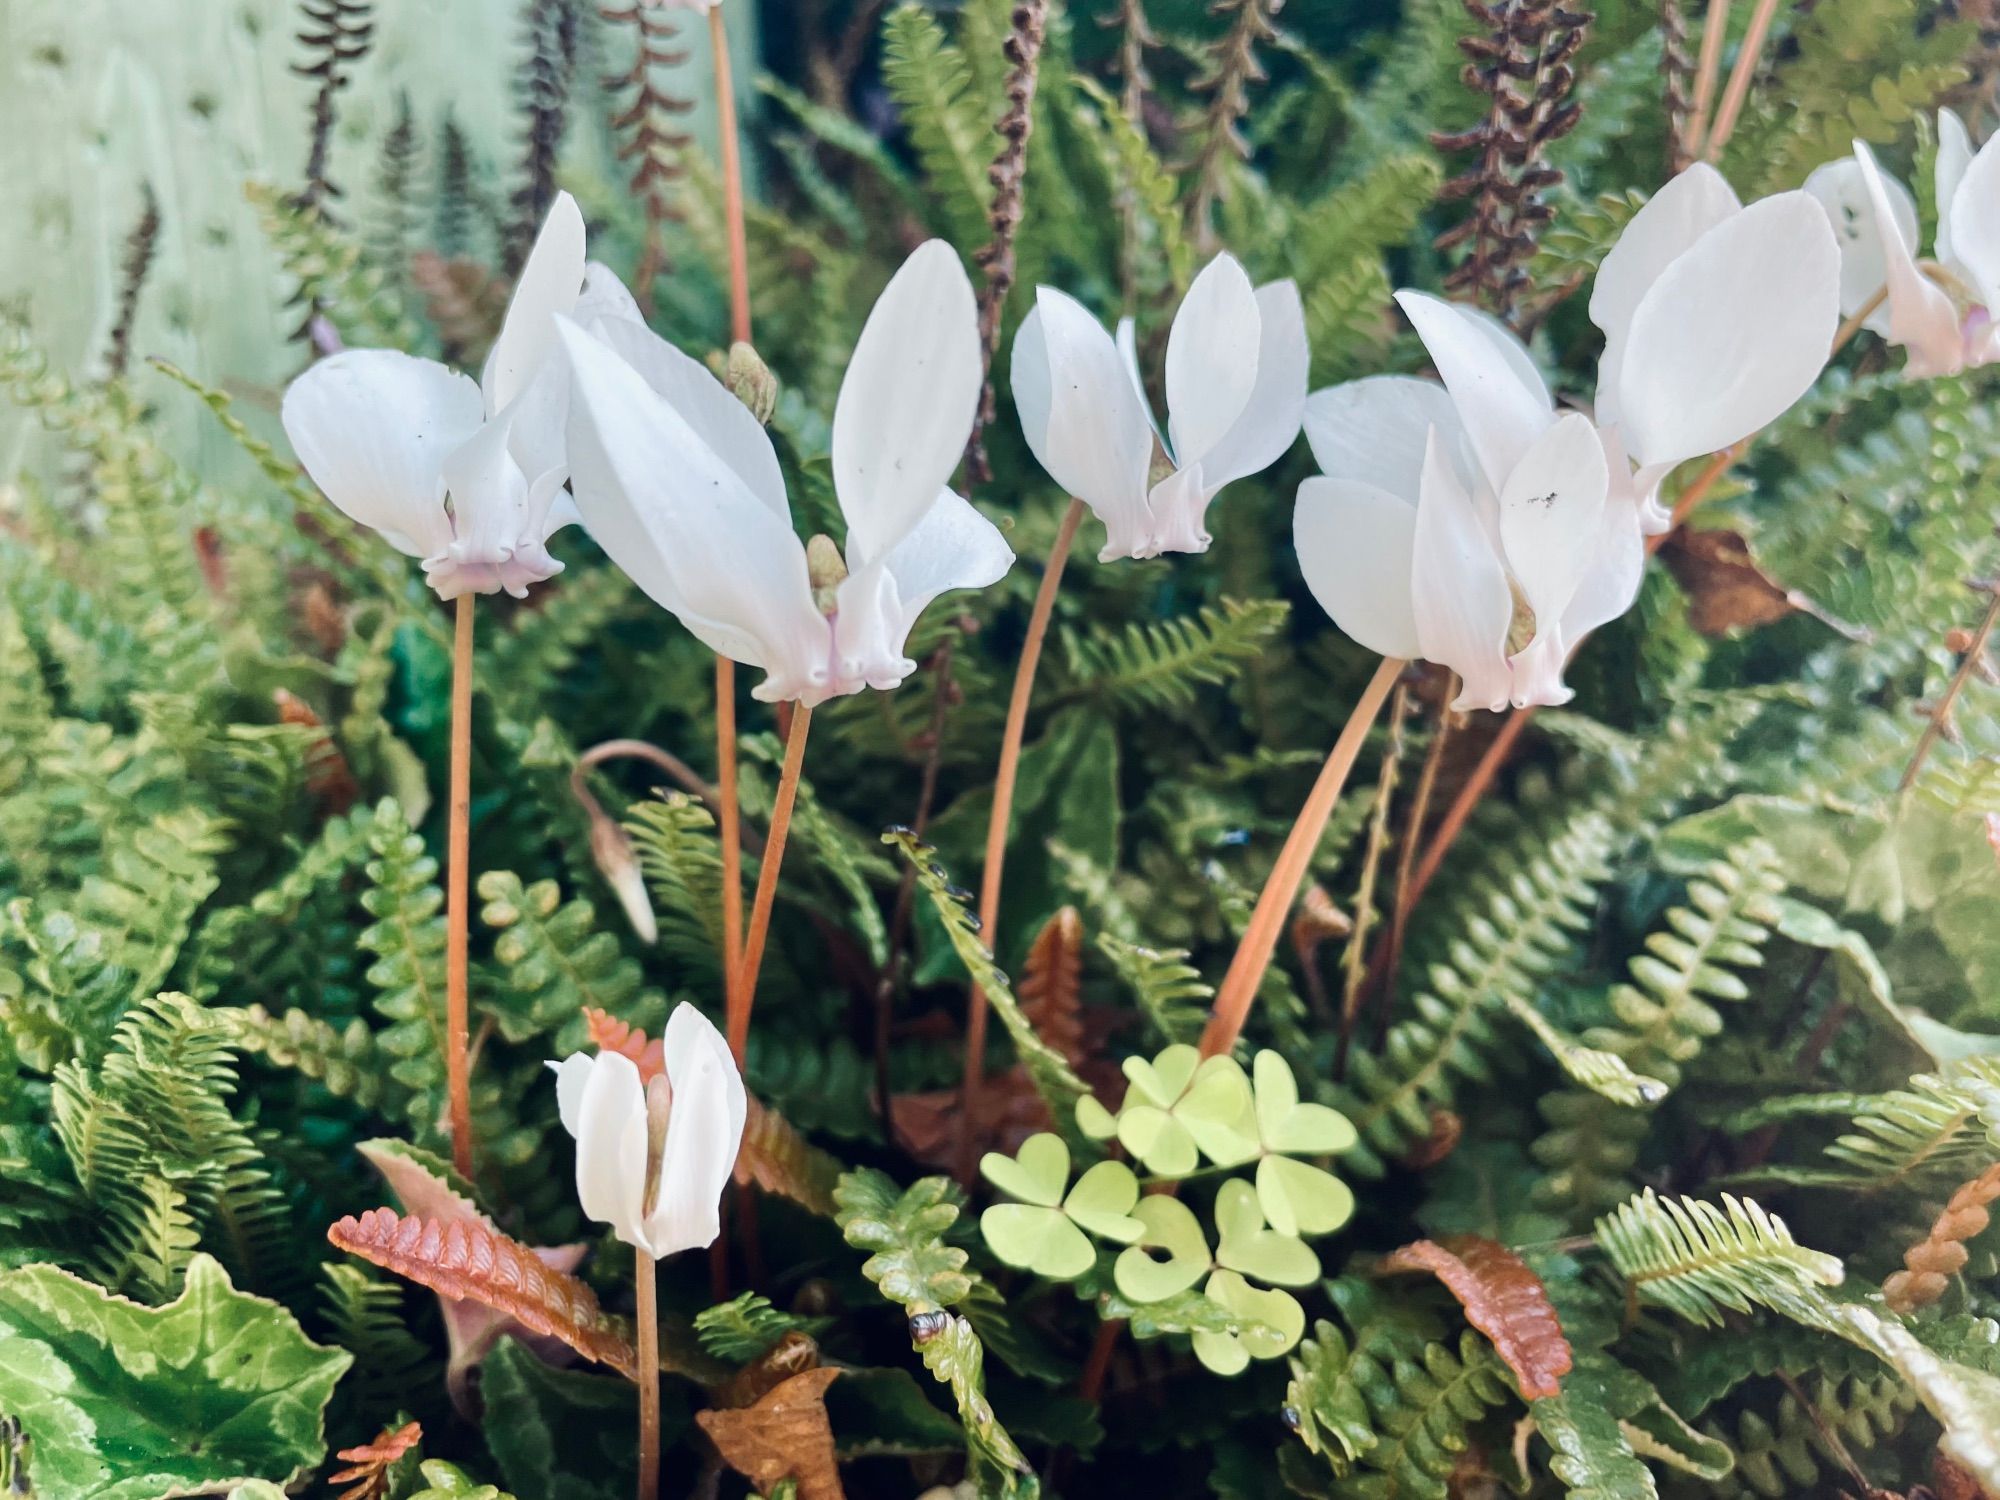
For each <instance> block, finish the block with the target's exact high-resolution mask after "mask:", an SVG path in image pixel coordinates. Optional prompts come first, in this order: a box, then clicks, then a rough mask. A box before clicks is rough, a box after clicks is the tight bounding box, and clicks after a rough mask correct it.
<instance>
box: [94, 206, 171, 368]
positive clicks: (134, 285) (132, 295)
mask: <svg viewBox="0 0 2000 1500" xmlns="http://www.w3.org/2000/svg"><path fill="white" fill-rule="evenodd" d="M159 245H160V200H159V198H158V197H156V196H155V195H154V193H153V185H152V183H150V182H143V183H141V184H140V185H139V221H138V222H137V223H136V224H134V225H133V226H132V232H131V233H130V234H128V235H126V236H125V253H124V255H122V256H121V257H120V258H119V261H118V316H117V317H116V318H114V319H113V320H112V322H111V337H110V340H109V341H108V342H107V344H106V347H105V354H104V374H105V378H106V379H108V380H121V379H123V378H124V375H125V371H126V370H127V369H128V368H130V366H131V363H132V329H133V326H134V325H135V324H136V323H137V322H138V321H139V294H140V293H141V292H142V291H144V290H145V287H146V277H147V275H148V274H149V273H150V272H151V271H152V269H153V256H154V254H155V252H156V251H157V250H158V249H159Z"/></svg>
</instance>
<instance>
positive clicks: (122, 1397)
mask: <svg viewBox="0 0 2000 1500" xmlns="http://www.w3.org/2000/svg"><path fill="white" fill-rule="evenodd" d="M352 1362H353V1356H352V1355H350V1354H348V1353H347V1352H346V1351H345V1350H340V1349H328V1348H324V1347H322V1346H321V1345H318V1344H315V1343H313V1342H312V1341H311V1340H310V1339H308V1338H307V1337H306V1336H305V1334H304V1332H303V1331H301V1329H300V1328H299V1325H298V1323H297V1322H296V1321H295V1320H294V1319H293V1317H292V1315H291V1314H290V1313H288V1312H287V1311H285V1309H284V1308H282V1307H280V1306H278V1304H276V1303H275V1302H269V1301H266V1300H265V1299H264V1298H262V1297H253V1296H251V1295H250V1294H249V1293H247V1292H239V1291H237V1290H236V1289H235V1288H234V1287H232V1286H231V1285H230V1284H229V1277H228V1274H227V1273H226V1272H224V1270H223V1269H222V1267H221V1266H220V1265H218V1264H217V1263H216V1262H215V1261H214V1260H212V1259H210V1258H209V1257H208V1256H206V1255H197V1256H196V1257H195V1258H194V1260H193V1261H192V1262H190V1263H189V1265H188V1270H187V1282H186V1286H185V1288H184V1290H183V1291H182V1292H181V1295H180V1296H178V1297H177V1298H175V1299H174V1300H173V1301H172V1302H169V1303H168V1304H167V1305H166V1306H164V1307H145V1306H142V1305H140V1304H139V1303H137V1302H131V1301H128V1300H126V1299H125V1298H123V1297H116V1296H113V1295H112V1294H111V1293H109V1292H107V1291H105V1290H104V1289H103V1288H102V1287H99V1286H94V1285H92V1284H91V1283H90V1282H88V1281H85V1280H83V1279H82V1278H80V1277H76V1276H72V1275H70V1274H69V1273H68V1272H66V1271H60V1270H57V1269H56V1268H55V1267H54V1266H46V1265H35V1266H27V1267H24V1268H22V1269H21V1270H18V1271H10V1272H8V1273H7V1274H5V1275H4V1276H0V1410H4V1411H7V1412H10V1413H12V1414H13V1415H14V1416H15V1417H16V1418H18V1419H19V1421H20V1422H21V1425H22V1426H23V1427H24V1428H25V1429H26V1431H27V1433H28V1437H29V1439H30V1440H31V1443H32V1450H31V1451H32V1453H33V1459H32V1464H33V1468H32V1471H31V1472H32V1474H33V1478H34V1484H35V1492H36V1493H37V1494H41V1495H47V1496H51V1497H53V1496H63V1497H65V1500H169V1497H172V1496H177V1495H206V1494H210V1493H214V1492H217V1491H222V1490H227V1489H230V1488H232V1487H234V1486H237V1485H242V1484H246V1483H248V1482H249V1481H251V1480H257V1479H264V1480H270V1481H272V1482H273V1483H275V1484H279V1485H288V1484H290V1483H291V1482H292V1480H293V1479H295V1478H296V1477H298V1476H299V1475H301V1474H303V1473H305V1472H306V1471H308V1470H310V1469H312V1468H314V1467H315V1466H317V1465H318V1463H319V1462H320V1460H321V1459H323V1458H324V1457H325V1456H326V1443H325V1440H324V1432H323V1429H322V1424H321V1417H322V1414H323V1413H324V1410H325V1407H326V1403H327V1401H328V1400H329V1399H330V1398H331V1397H332V1395H333V1388H334V1384H335V1383H336V1382H337V1381H338V1380H339V1379H340V1377H341V1376H342V1375H343V1374H345V1373H346V1371H347V1367H348V1365H349V1364H351V1363H352Z"/></svg>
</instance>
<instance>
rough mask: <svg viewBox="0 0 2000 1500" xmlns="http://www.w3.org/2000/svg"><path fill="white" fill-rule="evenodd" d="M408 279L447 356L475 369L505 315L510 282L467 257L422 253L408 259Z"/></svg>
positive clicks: (432, 251)
mask: <svg viewBox="0 0 2000 1500" xmlns="http://www.w3.org/2000/svg"><path fill="white" fill-rule="evenodd" d="M410 281H411V284H412V285H414V286H415V287H416V289H417V291H418V293H419V294H420V295H421V296H422V297H423V299H424V313H425V315H426V316H427V317H429V319H430V320H431V326H432V327H434V328H436V329H437V331H438V342H439V344H440V345H441V346H442V349H443V352H444V357H445V358H446V359H447V360H449V361H451V362H452V363H453V364H469V365H473V366H474V367H477V365H478V362H479V360H480V358H482V357H483V356H484V355H485V353H486V351H487V350H488V349H489V348H491V347H492V344H493V340H494V338H495V337H496V336H497V335H498V334H499V332H500V323H501V320H502V319H504V318H505V317H506V316H507V297H508V293H509V291H510V288H509V287H508V285H507V279H506V278H505V277H504V276H497V275H495V274H494V273H493V272H492V271H491V270H489V269H488V268H487V267H485V266H483V265H481V264H480V263H479V262H478V261H476V260H473V259H471V258H470V257H468V256H462V255H460V256H452V257H450V258H446V257H445V256H442V255H439V254H438V253H437V252H436V251H435V250H419V251H418V252H417V253H416V254H415V255H413V256H411V257H410Z"/></svg>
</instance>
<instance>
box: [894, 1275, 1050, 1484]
mask: <svg viewBox="0 0 2000 1500" xmlns="http://www.w3.org/2000/svg"><path fill="white" fill-rule="evenodd" d="M918 1350H919V1352H920V1353H921V1354H922V1355H923V1360H924V1368H925V1369H927V1370H929V1371H930V1372H931V1375H932V1376H933V1377H934V1378H935V1379H937V1380H939V1381H941V1382H942V1383H943V1384H945V1385H948V1386H950V1387H951V1394H952V1399H953V1400H955V1401H956V1402H957V1403H958V1419H959V1421H960V1422H961V1423H962V1424H963V1425H964V1427H965V1450H966V1453H967V1455H968V1457H969V1458H970V1460H971V1463H972V1465H973V1468H974V1470H975V1472H976V1473H978V1474H979V1476H980V1479H979V1484H980V1493H982V1494H997V1495H1002V1496H1006V1497H1008V1500H1030V1497H1032V1496H1034V1495H1037V1494H1039V1493H1040V1492H1041V1486H1040V1485H1038V1484H1037V1483H1036V1482H1035V1477H1034V1469H1033V1467H1032V1466H1031V1465H1030V1464H1029V1463H1028V1458H1027V1455H1026V1454H1024V1453H1023V1452H1022V1451H1021V1449H1020V1445H1019V1444H1017V1443H1016V1442H1015V1441H1014V1439H1013V1438H1011V1437H1009V1436H1008V1435H1007V1429H1006V1428H1004V1427H1002V1426H1001V1425H1000V1419H999V1417H998V1416H997V1415H996V1414H995V1413H994V1410H993V1407H992V1404H991V1403H990V1402H988V1401H987V1399H986V1395H985V1391H984V1384H985V1380H984V1365H985V1358H986V1351H985V1349H984V1348H983V1346H982V1345H981V1344H980V1342H979V1336H978V1335H977V1334H975V1333H974V1332H973V1331H972V1325H971V1324H970V1323H968V1322H966V1320H965V1319H963V1318H958V1317H951V1316H949V1315H946V1316H945V1318H944V1322H943V1324H942V1326H940V1327H938V1328H936V1329H935V1330H933V1331H931V1332H928V1333H927V1334H925V1335H924V1336H923V1337H922V1338H921V1339H919V1340H918Z"/></svg>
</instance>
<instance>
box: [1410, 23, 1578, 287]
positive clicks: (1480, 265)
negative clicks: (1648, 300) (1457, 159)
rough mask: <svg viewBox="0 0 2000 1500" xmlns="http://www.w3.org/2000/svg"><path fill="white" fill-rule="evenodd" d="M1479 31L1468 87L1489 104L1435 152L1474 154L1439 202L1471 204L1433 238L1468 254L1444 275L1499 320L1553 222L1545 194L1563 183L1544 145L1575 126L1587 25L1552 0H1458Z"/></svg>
mask: <svg viewBox="0 0 2000 1500" xmlns="http://www.w3.org/2000/svg"><path fill="white" fill-rule="evenodd" d="M1465 8H1466V9H1467V10H1468V11H1470V12H1471V13H1472V15H1473V16H1474V18H1475V19H1477V20H1478V21H1479V22H1480V23H1481V24H1483V25H1484V26H1485V27H1486V28H1487V31H1486V33H1485V34H1484V35H1482V36H1469V37H1465V38H1462V39H1461V40H1460V42H1459V47H1460V48H1461V49H1462V50H1463V51H1464V52H1465V54H1466V56H1467V57H1468V58H1470V59H1471V61H1469V62H1468V63H1467V64H1466V67H1465V70H1464V73H1463V74H1462V77H1463V78H1464V81H1465V85H1466V87H1467V88H1470V89H1474V90H1476V91H1478V92H1479V93H1482V94H1485V95H1486V96H1487V97H1488V99H1489V100H1490V101H1491V102H1490V103H1489V104H1488V106H1487V112H1486V118H1485V119H1484V120H1482V121H1481V122H1480V123H1479V124H1477V125H1475V126H1473V127H1472V129H1470V130H1465V131H1458V132H1438V133H1435V134H1433V135H1432V136H1431V142H1432V144H1434V145H1435V146H1436V147H1437V148H1438V149H1439V150H1440V151H1446V152H1457V151H1471V152H1475V153H1476V154H1477V159H1476V160H1475V161H1474V163H1473V165H1472V166H1471V168H1470V169H1468V170H1467V171H1465V172H1464V173H1462V174H1460V175H1459V176H1457V177H1454V178H1453V179H1452V180H1451V181H1449V182H1447V183H1446V184H1445V185H1444V188H1443V189H1442V194H1441V196H1443V197H1444V198H1446V199H1455V198H1470V199H1472V200H1473V205H1472V213H1471V214H1470V215H1469V216H1468V217H1467V218H1466V219H1465V220H1464V221H1463V222H1462V223H1459V224H1457V225H1454V226H1453V227H1452V228H1451V229H1448V230H1446V231H1445V232H1444V233H1443V234H1441V235H1439V236H1438V238H1437V247H1438V249H1440V250H1451V249H1455V248H1457V247H1459V246H1461V245H1469V246H1470V247H1471V248H1470V250H1469V252H1468V253H1467V255H1466V257H1465V259H1464V260H1463V261H1461V262H1460V263H1459V264H1458V266H1457V267H1455V268H1454V269H1453V270H1452V272H1451V273H1450V274H1449V275H1448V276H1446V277H1445V286H1446V288H1447V289H1448V290H1451V291H1455V292H1471V293H1474V294H1476V295H1477V296H1478V297H1479V298H1480V300H1482V301H1483V302H1485V303H1486V305H1487V306H1488V307H1489V308H1490V309H1491V310H1492V311H1494V312H1496V313H1498V314H1499V315H1500V316H1501V317H1503V318H1508V319H1512V318H1513V317H1514V316H1515V315H1516V314H1517V312H1518V311H1519V302H1520V295H1521V292H1522V291H1523V290H1524V289H1525V288H1526V286H1527V284H1528V273H1527V269H1526V265H1527V261H1528V260H1529V258H1530V257H1531V256H1533V255H1534V253H1535V245H1536V241H1537V238H1538V236H1539V235H1540V233H1541V228H1542V226H1543V225H1544V224H1546V223H1547V222H1548V221H1549V220H1550V219H1551V218H1552V217H1553V216H1554V212H1555V211H1554V209H1552V208H1551V207H1550V206H1549V205H1548V203H1547V202H1545V201H1544V199H1543V194H1544V193H1546V192H1547V191H1548V190H1549V189H1550V188H1552V187H1554V186H1555V185H1556V184H1557V183H1559V182H1561V181H1562V180H1563V178H1562V173H1561V171H1559V170H1558V169H1557V168H1555V167H1552V166H1550V165H1549V164H1548V162H1547V161H1546V160H1545V159H1544V153H1545V151H1546V150H1547V148H1548V146H1549V143H1550V142H1552V141H1555V140H1559V139H1561V138H1562V137H1563V136H1564V135H1567V134H1568V133H1569V132H1570V131H1571V130H1572V129H1574V128H1575V126H1576V122H1577V120H1578V118H1579V117H1580V115H1581V113H1582V106H1581V105H1579V104H1578V103H1576V101H1574V100H1572V99H1570V98H1569V94H1570V91H1571V89H1572V88H1573V87H1574V86H1575V84H1576V70H1575V69H1574V68H1572V67H1571V66H1570V59H1571V58H1572V57H1574V56H1575V55H1576V50H1577V48H1579V47H1581V46H1582V45H1583V38H1584V32H1585V28H1586V27H1588V26H1589V24H1590V21H1591V17H1590V15H1589V14H1587V13H1586V12H1583V11H1574V10H1569V9H1567V8H1565V7H1564V6H1563V5H1562V4H1561V3H1559V0H1491V3H1488V0H1465Z"/></svg>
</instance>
